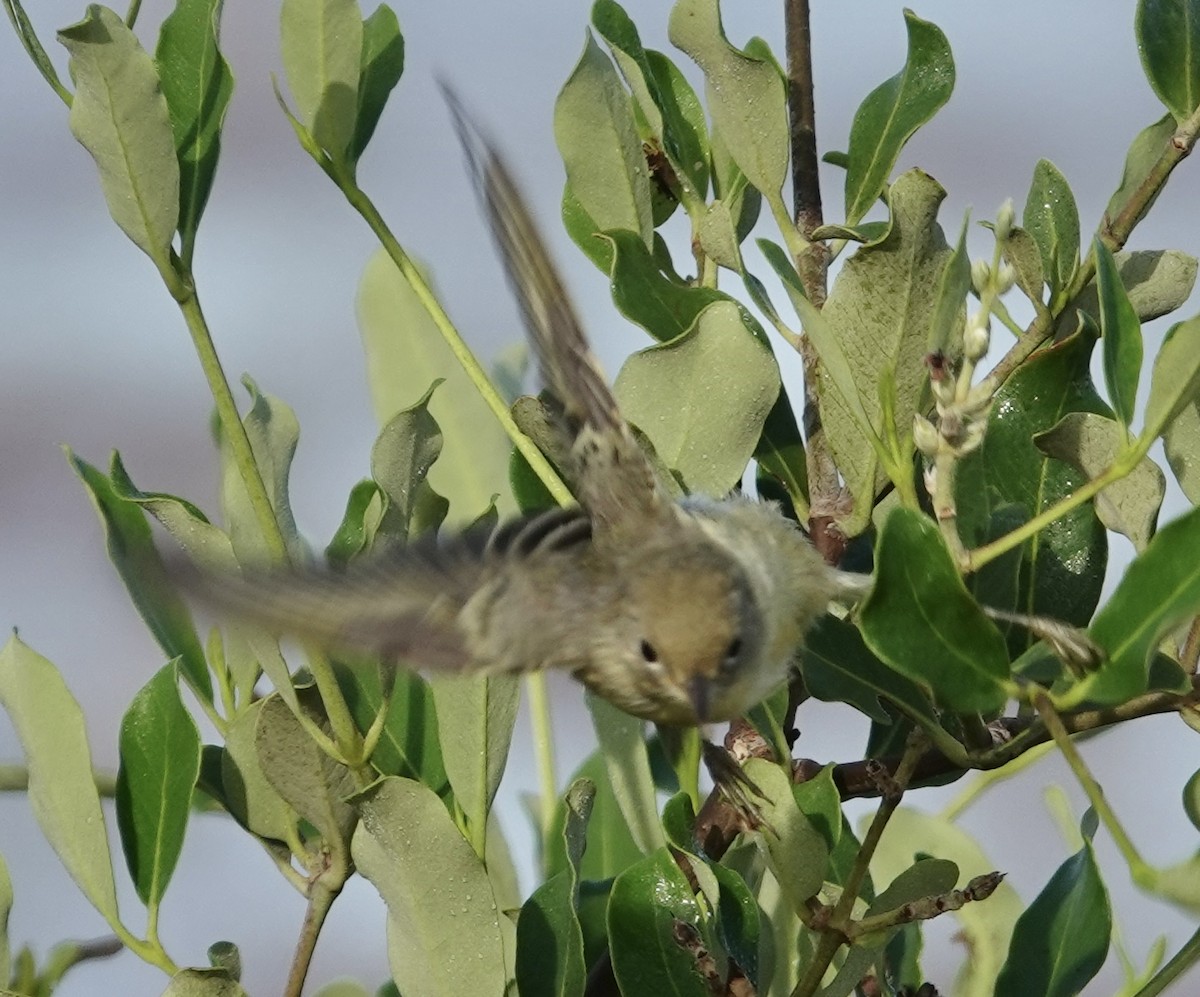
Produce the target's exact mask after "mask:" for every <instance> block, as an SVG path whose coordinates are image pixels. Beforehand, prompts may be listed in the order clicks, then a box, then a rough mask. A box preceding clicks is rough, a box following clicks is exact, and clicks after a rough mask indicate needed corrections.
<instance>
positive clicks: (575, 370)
mask: <svg viewBox="0 0 1200 997" xmlns="http://www.w3.org/2000/svg"><path fill="white" fill-rule="evenodd" d="M442 89H443V92H444V93H445V96H446V100H447V102H448V103H449V105H450V110H451V112H452V113H453V115H454V122H455V125H456V127H457V129H458V135H459V138H460V140H461V141H462V145H463V149H464V150H465V152H466V155H467V162H468V165H469V167H470V170H471V175H472V177H473V179H474V181H475V184H476V187H477V188H478V191H479V195H480V199H481V201H482V203H483V206H484V210H485V211H486V213H487V218H488V223H489V224H490V226H491V229H492V234H493V236H494V237H495V240H496V244H497V246H498V247H499V249H500V252H501V255H502V257H503V260H504V265H505V269H506V270H507V272H508V278H509V282H510V283H511V284H512V287H513V290H514V292H515V293H516V295H517V299H518V301H519V303H520V306H521V312H522V315H523V316H524V319H525V326H526V330H527V332H528V334H529V338H530V342H531V343H532V345H533V349H534V353H535V354H536V356H537V361H538V366H539V368H540V372H541V376H542V379H543V380H544V381H545V383H546V386H547V387H548V388H549V389H550V391H551V393H552V394H553V395H554V396H555V397H556V399H557V400H558V402H559V404H561V405H562V409H563V415H564V416H565V420H566V424H567V431H568V433H569V434H570V435H571V437H572V462H573V465H574V466H573V468H572V473H573V475H574V478H575V480H574V482H573V484H574V486H575V491H576V495H577V497H578V498H579V501H580V504H581V505H583V507H584V508H585V509H586V510H587V512H588V514H589V515H590V516H591V517H592V519H593V521H594V522H595V524H596V527H597V540H599V541H601V542H603V540H604V539H605V536H606V534H608V533H610V532H612V533H618V534H619V533H623V532H626V531H628V530H629V529H631V528H636V527H637V526H638V525H639V524H644V523H647V522H654V523H657V522H660V521H661V520H662V519H663V518H665V517H669V516H671V515H672V511H671V505H672V504H671V500H670V497H669V496H668V495H667V493H666V492H665V491H664V489H663V488H662V486H661V485H660V484H659V481H658V478H657V476H656V474H655V472H654V469H653V467H652V466H651V464H650V462H649V461H648V460H647V458H646V455H645V454H644V453H643V452H642V450H641V448H640V447H639V446H638V444H637V442H636V440H635V439H634V437H633V434H632V433H631V432H630V429H629V426H628V424H627V423H626V422H625V419H624V418H623V417H622V415H621V412H620V409H619V408H618V407H617V400H616V398H615V397H614V395H613V393H612V389H611V388H610V387H609V385H608V383H607V381H605V379H604V375H603V374H602V373H601V372H600V367H599V365H598V364H597V362H596V359H595V357H594V356H593V354H592V351H591V348H590V347H589V345H588V341H587V337H586V336H585V334H584V331H583V326H582V325H581V323H580V321H579V319H578V317H577V316H576V314H575V310H574V308H573V307H572V305H571V302H570V299H569V298H568V297H567V292H566V288H565V287H564V286H563V283H562V280H561V278H560V277H559V275H558V272H557V270H556V269H555V267H554V264H553V263H552V261H551V259H550V255H549V253H548V252H547V251H546V247H545V243H544V242H543V240H542V238H541V235H540V234H539V232H538V230H537V226H536V225H535V224H534V221H533V218H532V217H531V216H530V214H529V210H528V208H527V207H526V206H525V202H524V200H523V199H522V197H521V194H520V191H518V189H517V186H516V183H515V182H514V180H513V178H512V175H511V174H510V173H509V171H508V168H507V167H506V166H505V164H504V161H503V159H502V158H501V157H500V154H499V153H498V152H497V150H496V149H495V147H494V146H493V145H492V144H491V143H490V142H489V141H488V140H487V138H486V137H485V136H484V134H483V132H482V131H481V130H480V129H479V127H478V126H476V125H475V123H474V122H473V121H472V120H471V119H470V117H469V116H468V115H467V113H466V111H465V109H464V108H463V106H462V103H461V101H459V99H458V98H457V97H456V96H455V94H454V93H453V92H452V91H450V90H449V89H448V88H447V87H445V86H444V85H443V88H442Z"/></svg>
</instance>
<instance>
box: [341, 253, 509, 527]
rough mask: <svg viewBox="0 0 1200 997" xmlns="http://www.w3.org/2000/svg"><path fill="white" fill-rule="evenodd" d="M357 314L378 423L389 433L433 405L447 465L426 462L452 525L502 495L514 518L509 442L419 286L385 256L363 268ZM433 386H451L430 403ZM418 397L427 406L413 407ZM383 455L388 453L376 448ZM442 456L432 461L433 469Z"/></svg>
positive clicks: (505, 512)
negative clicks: (400, 420) (405, 416)
mask: <svg viewBox="0 0 1200 997" xmlns="http://www.w3.org/2000/svg"><path fill="white" fill-rule="evenodd" d="M357 308H358V326H359V329H360V331H361V333H362V340H363V350H364V352H365V354H366V359H367V377H368V382H369V385H370V390H371V400H372V404H373V406H374V410H375V417H376V419H377V420H378V422H379V425H380V426H383V427H386V426H387V425H388V423H389V422H391V421H392V420H393V419H395V418H396V416H397V415H399V414H400V413H401V412H416V410H417V409H418V407H419V406H420V405H421V404H422V403H424V404H426V405H428V410H429V414H430V415H432V417H433V420H434V422H435V423H436V425H437V427H439V428H440V431H441V436H442V440H443V441H444V445H445V447H444V448H445V457H444V459H442V460H440V461H438V462H437V464H436V465H434V466H433V467H432V468H429V467H428V464H426V469H427V470H428V472H429V485H430V486H432V488H433V490H434V491H435V492H436V493H437V494H439V495H444V496H445V497H446V498H447V499H449V501H450V506H451V518H452V520H453V521H454V522H455V523H456V524H459V525H461V524H464V523H467V522H469V521H470V520H471V519H473V518H474V517H475V516H477V515H479V513H480V512H481V511H482V510H483V509H484V508H486V506H487V505H488V502H489V501H490V499H491V496H492V495H495V494H496V493H497V492H499V493H500V494H501V495H502V496H503V497H502V498H501V500H500V513H501V515H502V516H508V515H511V514H512V513H513V512H514V511H515V510H516V506H515V504H514V503H513V501H512V499H511V497H510V496H509V494H508V488H507V487H506V485H507V481H508V453H509V446H508V440H507V438H506V437H505V435H504V432H503V430H502V429H501V428H500V425H499V423H497V422H496V418H495V416H494V415H493V414H492V412H491V409H489V408H488V406H487V403H486V402H484V400H483V398H482V396H481V395H480V394H479V390H478V389H477V388H476V387H475V385H474V384H472V383H471V380H470V378H469V377H468V376H467V374H466V372H465V371H464V370H463V368H462V365H461V364H460V363H459V361H458V360H457V359H456V358H455V356H454V354H453V353H452V352H451V350H450V347H449V346H447V345H446V341H445V340H444V339H443V338H442V334H441V333H440V332H439V331H438V329H437V326H436V325H435V324H434V322H433V320H432V318H430V316H429V312H428V311H427V310H426V309H425V306H424V305H423V304H422V303H421V302H420V300H419V299H418V298H417V296H416V294H415V292H414V291H413V288H412V285H411V284H409V282H408V281H407V280H406V279H405V278H404V276H403V274H401V273H400V271H399V270H397V269H396V265H395V264H394V263H393V262H392V261H391V259H390V258H389V257H388V255H387V254H386V253H385V252H383V251H382V250H380V251H379V252H377V253H375V254H374V255H372V256H371V258H370V260H368V261H367V265H366V267H365V268H364V270H363V275H362V279H361V281H360V282H359V286H358V306H357ZM434 381H444V382H445V384H444V386H443V387H442V388H441V389H440V390H439V391H436V392H434V394H433V397H432V398H431V399H430V398H429V397H428V395H427V392H428V391H429V386H430V384H432V383H433V382H434ZM422 396H425V397H424V398H422ZM416 399H422V401H420V402H417V403H416V404H414V400H416ZM381 439H382V434H381ZM379 456H386V455H385V454H382V453H381V452H380V451H379V450H378V449H377V450H376V457H379ZM436 456H437V454H436V453H433V454H432V455H431V456H429V457H428V461H429V463H432V462H433V459H434V458H435V457H436ZM388 463H393V462H392V461H391V460H390V459H389V461H388ZM376 480H380V478H379V474H378V473H377V474H376ZM385 490H386V489H385Z"/></svg>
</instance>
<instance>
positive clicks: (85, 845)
mask: <svg viewBox="0 0 1200 997" xmlns="http://www.w3.org/2000/svg"><path fill="white" fill-rule="evenodd" d="M0 704H2V705H3V706H4V709H5V710H7V711H8V716H9V720H11V721H12V725H13V728H14V729H15V730H16V732H17V738H18V740H20V742H21V748H22V750H23V751H24V753H25V760H26V763H27V764H28V767H29V788H28V790H27V794H28V797H29V804H30V806H31V807H32V808H33V816H34V817H35V818H36V819H37V822H38V826H39V827H40V828H41V829H42V834H44V835H45V836H46V840H47V841H48V842H50V847H51V848H53V849H54V852H55V854H56V855H58V858H59V860H60V861H61V862H62V864H63V865H64V866H66V869H67V872H69V873H70V874H71V878H72V879H73V880H75V883H76V884H77V885H78V886H79V888H80V889H81V890H82V891H83V894H84V896H86V897H87V898H88V901H89V902H90V903H91V904H92V906H93V907H95V908H96V910H98V911H99V912H100V913H101V914H102V915H103V916H104V919H105V920H106V921H107V922H108V923H109V924H110V925H113V926H116V925H117V924H118V923H119V917H118V914H117V894H116V886H115V885H114V882H113V870H112V857H111V855H110V853H109V849H108V832H107V831H106V830H105V827H104V814H103V813H102V812H101V810H100V794H99V793H98V792H97V791H96V783H95V781H94V780H93V776H92V753H91V751H90V750H89V749H88V743H87V734H86V731H85V729H84V722H83V711H82V710H80V708H79V703H78V702H77V701H76V700H75V697H74V696H72V695H71V693H70V692H69V691H68V689H67V686H66V684H65V683H64V682H63V680H62V676H61V675H60V674H59V673H58V669H56V668H55V667H54V665H52V664H51V663H50V662H49V661H48V660H46V659H45V658H43V657H42V656H41V655H40V654H38V653H37V652H35V651H34V650H32V649H31V648H30V647H28V646H27V645H26V644H24V643H22V642H21V640H20V639H19V638H18V637H16V635H14V636H12V637H10V638H9V639H8V642H7V643H6V644H5V645H4V647H3V648H2V649H0Z"/></svg>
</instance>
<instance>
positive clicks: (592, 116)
mask: <svg viewBox="0 0 1200 997" xmlns="http://www.w3.org/2000/svg"><path fill="white" fill-rule="evenodd" d="M554 137H555V140H556V141H557V142H558V150H559V152H560V153H561V154H562V157H563V163H564V165H565V166H566V169H567V183H568V184H569V186H570V188H571V192H572V194H573V196H574V197H576V198H578V200H579V204H580V205H581V207H582V208H583V210H584V212H585V213H586V214H587V215H588V216H589V217H591V218H592V220H593V221H594V222H595V224H596V226H597V228H596V229H594V231H600V232H607V231H609V230H610V229H627V230H628V231H631V232H635V233H637V235H638V237H639V238H640V239H641V240H642V243H643V245H645V246H646V247H649V246H650V244H651V238H650V236H651V232H652V231H653V227H654V226H653V223H652V221H651V217H650V180H649V171H648V170H647V168H646V158H645V155H644V154H643V152H642V142H641V139H640V138H639V137H638V134H637V127H636V125H635V123H634V117H633V103H632V101H631V99H630V97H629V94H628V93H627V92H626V90H625V88H624V87H623V86H621V79H620V77H619V76H618V75H617V71H616V69H615V68H614V67H613V64H612V62H611V61H610V60H609V58H608V56H606V55H605V54H604V53H603V52H602V51H600V47H599V46H598V45H597V44H596V42H595V40H594V39H593V38H592V35H591V32H588V36H587V41H586V43H585V44H584V48H583V55H582V56H580V59H579V62H578V63H576V65H575V68H574V69H573V70H572V72H571V75H570V77H569V78H568V79H567V82H566V83H565V84H563V88H562V91H561V92H560V93H559V95H558V100H557V101H556V102H555V105H554Z"/></svg>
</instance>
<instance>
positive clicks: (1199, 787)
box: [1183, 769, 1200, 831]
mask: <svg viewBox="0 0 1200 997" xmlns="http://www.w3.org/2000/svg"><path fill="white" fill-rule="evenodd" d="M1183 811H1184V813H1186V814H1187V817H1188V820H1190V821H1191V822H1192V826H1193V827H1194V828H1195V829H1196V830H1197V831H1200V769H1197V770H1196V771H1195V772H1193V773H1192V777H1191V778H1190V779H1188V781H1187V785H1186V786H1184V787H1183Z"/></svg>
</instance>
